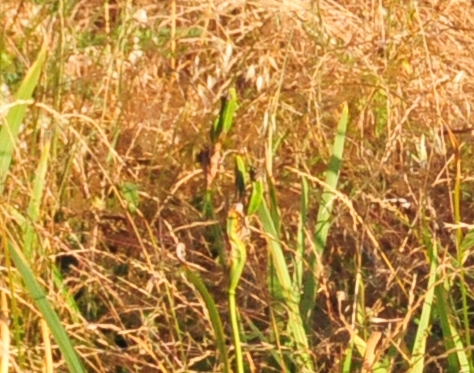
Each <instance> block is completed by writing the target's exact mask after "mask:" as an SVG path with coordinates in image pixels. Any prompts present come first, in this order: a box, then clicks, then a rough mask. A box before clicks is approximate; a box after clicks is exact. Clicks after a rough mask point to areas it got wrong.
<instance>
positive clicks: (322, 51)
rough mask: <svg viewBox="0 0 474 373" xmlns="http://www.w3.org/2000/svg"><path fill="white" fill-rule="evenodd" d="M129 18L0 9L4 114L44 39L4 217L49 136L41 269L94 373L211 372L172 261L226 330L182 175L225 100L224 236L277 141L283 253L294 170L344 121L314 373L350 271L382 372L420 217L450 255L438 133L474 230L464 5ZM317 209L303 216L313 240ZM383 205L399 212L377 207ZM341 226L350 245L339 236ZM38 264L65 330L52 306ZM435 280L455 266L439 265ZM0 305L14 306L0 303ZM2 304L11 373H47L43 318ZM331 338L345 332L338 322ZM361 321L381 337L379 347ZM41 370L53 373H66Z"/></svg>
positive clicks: (108, 12) (188, 6)
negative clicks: (240, 167) (211, 304)
mask: <svg viewBox="0 0 474 373" xmlns="http://www.w3.org/2000/svg"><path fill="white" fill-rule="evenodd" d="M107 3H110V4H109V5H106V4H107ZM131 3H132V2H126V1H113V2H112V1H111V2H106V1H99V0H96V1H86V2H77V3H76V2H59V3H58V4H56V3H55V5H53V3H51V2H30V1H25V2H17V1H11V0H5V1H2V3H1V5H0V20H1V23H2V24H3V25H4V27H2V29H3V33H2V38H1V42H0V60H2V65H1V66H0V73H1V77H0V79H1V80H2V84H3V86H2V87H4V88H5V87H7V86H8V87H9V90H7V89H6V88H5V89H3V88H2V93H1V94H2V96H1V98H2V101H1V105H6V104H7V103H9V102H12V96H11V94H10V93H9V92H13V91H14V89H15V88H16V86H17V84H18V82H19V80H20V78H21V75H22V74H23V73H24V71H25V70H26V69H27V67H28V66H29V65H30V64H31V61H32V60H34V58H35V55H36V51H37V49H38V47H39V45H40V44H41V41H42V38H43V37H44V36H45V35H46V36H47V37H48V38H49V39H50V43H49V46H50V50H49V52H50V53H49V60H48V61H49V62H48V67H47V69H46V70H45V72H44V74H43V77H42V81H41V87H40V89H38V90H37V92H36V104H35V105H34V106H32V107H31V110H30V112H29V114H28V117H27V121H26V122H25V129H24V131H23V133H22V134H21V139H22V145H21V147H19V148H18V149H17V150H16V155H15V165H14V167H13V168H12V170H11V176H10V178H9V181H8V183H9V184H8V197H7V198H6V199H5V200H4V201H3V203H4V204H11V205H14V206H16V207H17V208H18V209H19V210H20V211H21V210H24V209H26V206H27V204H28V200H29V196H30V195H31V190H30V187H29V185H30V184H29V178H30V177H31V175H33V174H34V170H35V166H36V164H37V157H38V154H39V153H40V150H41V146H42V145H41V144H42V143H43V142H42V141H43V138H44V137H45V136H47V135H49V134H51V133H52V134H53V135H54V136H55V144H54V147H53V150H52V161H51V162H52V163H51V167H50V168H49V171H48V177H47V193H46V194H45V197H44V201H43V203H42V221H43V224H42V226H41V227H37V229H38V233H39V236H40V241H41V242H40V244H41V245H40V246H41V250H40V251H38V252H37V258H36V260H35V262H34V269H35V271H36V273H38V274H39V275H41V278H42V279H43V281H44V283H43V285H44V286H46V287H47V288H48V289H49V295H50V298H51V299H52V300H53V301H54V302H55V305H56V308H57V310H58V311H59V312H60V315H61V317H62V319H63V321H64V324H65V325H67V328H68V332H69V333H70V334H71V335H72V337H73V338H74V339H75V340H76V342H77V344H78V345H79V346H78V347H77V350H78V352H79V353H80V354H81V356H82V357H83V359H84V360H85V361H86V362H87V365H88V370H89V371H91V372H92V371H94V372H127V371H128V372H165V371H176V372H177V371H185V370H187V369H190V371H191V370H192V371H216V370H215V369H216V368H215V367H213V366H212V365H209V362H210V361H213V359H211V358H210V357H211V356H215V354H216V352H215V345H214V342H213V340H212V331H211V330H210V329H209V321H208V315H207V313H206V311H205V307H203V304H202V301H201V300H200V298H199V297H197V296H196V293H195V292H194V290H193V289H192V288H191V287H190V286H189V284H187V283H186V282H185V281H184V279H183V277H182V276H181V275H180V274H179V267H180V266H179V262H178V261H177V260H176V258H175V254H174V247H175V240H174V239H175V238H177V239H179V240H180V241H184V242H186V243H187V247H188V261H190V262H192V263H195V264H196V265H199V266H200V267H201V269H202V272H201V276H202V278H203V279H204V280H205V282H206V283H207V285H208V286H209V289H210V290H211V292H212V294H213V295H214V297H215V299H216V302H217V303H218V305H219V307H220V310H221V311H222V313H223V315H224V322H225V323H227V321H228V320H227V319H226V317H227V316H225V313H226V298H225V283H226V280H225V275H224V274H223V273H222V269H221V267H220V266H218V265H217V263H216V262H215V260H214V258H213V253H211V249H210V242H209V237H208V234H207V232H208V230H207V229H206V225H205V222H203V221H202V215H201V203H202V196H203V194H204V191H205V180H204V175H203V173H202V172H201V170H200V165H199V164H198V163H197V162H196V157H197V156H198V154H199V152H200V151H201V150H203V149H204V148H205V147H206V146H208V145H209V141H208V134H209V128H210V125H211V123H212V121H213V120H214V118H215V117H216V115H217V113H218V109H219V100H220V97H221V96H222V95H223V94H225V92H226V91H227V89H228V88H229V87H232V86H235V87H236V89H237V92H238V97H239V102H240V107H239V110H238V113H237V117H236V119H235V123H236V124H235V127H234V129H233V131H232V132H231V134H230V136H229V137H228V138H227V140H226V142H225V143H224V144H223V146H224V149H223V151H224V154H225V158H224V161H223V163H222V164H221V165H220V170H219V173H218V176H217V179H216V180H215V185H216V188H215V189H216V190H215V195H214V202H215V206H218V210H217V216H218V218H219V219H222V220H221V221H224V219H225V216H226V210H227V207H228V206H229V205H230V204H231V203H232V202H233V198H234V197H233V193H234V189H233V188H234V187H233V185H234V184H233V154H235V153H239V154H244V155H245V156H246V157H248V160H249V161H250V163H251V164H252V165H253V166H254V167H255V168H257V169H260V170H264V169H265V146H266V139H265V136H264V132H265V130H266V127H268V126H275V129H276V134H277V135H276V136H278V137H279V136H283V141H282V143H281V147H280V148H279V150H278V152H277V153H276V154H275V158H274V165H273V178H274V180H275V181H276V185H277V190H278V197H279V200H280V202H281V205H280V209H281V213H282V216H283V218H284V227H283V231H284V235H286V236H287V237H293V235H294V233H295V231H296V227H297V224H298V214H299V198H300V192H301V191H300V186H299V175H298V174H297V173H294V172H290V171H289V168H292V169H298V170H301V171H302V172H307V173H309V174H311V175H314V176H317V177H321V176H322V173H323V172H324V171H325V170H326V168H327V164H328V162H329V157H330V146H331V143H332V139H333V137H334V133H335V128H336V123H337V120H338V115H339V111H340V105H341V104H342V103H343V102H344V101H347V102H348V103H349V108H350V115H351V123H350V129H349V133H348V141H349V143H348V148H347V149H346V151H347V152H346V158H345V159H344V163H343V171H342V176H341V182H342V186H341V190H340V191H341V192H342V193H343V194H344V195H346V196H348V197H349V199H350V200H351V203H352V206H353V211H350V209H349V208H348V206H347V205H345V204H343V203H338V204H337V205H336V214H335V219H334V222H333V226H332V228H331V229H332V230H331V237H330V240H329V247H328V250H327V255H326V257H325V258H324V263H325V269H326V272H327V273H326V274H325V276H324V277H323V280H322V284H321V292H320V295H319V298H318V310H317V315H316V316H317V322H316V325H315V330H314V331H313V332H314V338H315V341H316V342H317V343H316V347H315V348H314V351H313V353H314V356H315V361H317V362H318V364H320V367H321V369H322V370H321V371H339V370H340V364H341V361H342V359H343V354H344V350H345V348H346V347H347V343H348V340H349V334H348V333H347V330H346V328H345V326H344V324H343V323H342V321H341V318H340V315H339V310H338V303H337V302H338V301H337V292H338V291H341V290H343V291H345V292H347V293H349V294H354V291H355V290H354V289H356V287H357V281H359V280H358V278H357V276H356V273H357V269H359V270H363V277H364V284H365V291H366V296H365V298H364V300H365V305H364V306H365V307H367V309H370V313H371V314H369V311H367V312H368V313H367V315H365V317H366V319H365V321H366V322H367V323H369V324H370V323H372V324H371V325H372V326H373V328H374V329H376V328H380V329H383V330H384V331H385V337H384V341H383V342H382V343H383V347H381V350H380V351H383V349H384V348H388V347H389V346H390V340H391V339H392V340H395V339H396V338H397V336H398V335H400V334H401V333H404V334H406V335H408V337H407V340H408V341H409V340H410V338H412V337H410V333H413V330H416V329H413V325H412V321H410V320H412V318H413V315H414V314H417V313H418V312H419V308H420V306H421V302H422V298H420V297H422V296H423V295H422V293H421V292H422V291H423V289H424V285H425V282H426V281H425V280H426V276H427V274H428V270H429V267H428V264H427V262H426V256H425V255H426V254H425V248H424V247H423V246H422V245H420V221H421V219H422V217H423V219H425V218H426V217H429V219H430V221H429V226H430V227H431V231H432V234H433V235H436V236H437V237H439V238H440V239H441V242H442V243H443V245H444V249H445V250H446V253H452V254H454V252H455V249H454V243H453V240H452V237H451V232H449V231H447V230H446V229H445V227H444V224H445V223H453V207H452V202H451V194H452V188H453V185H454V184H453V170H454V164H453V158H452V154H453V148H452V144H451V143H450V141H449V137H448V136H447V133H448V130H447V129H448V128H450V129H451V130H452V131H453V132H454V133H455V136H456V138H457V140H458V142H459V143H460V149H461V156H462V165H463V177H464V178H463V193H464V194H463V205H462V212H463V221H465V222H467V223H470V222H472V219H473V218H474V216H473V214H472V213H471V211H472V206H473V193H474V189H473V185H472V178H471V177H468V175H469V174H470V173H471V172H472V169H473V163H472V161H471V159H472V146H471V144H472V136H471V133H470V131H471V128H472V126H473V122H474V120H473V117H472V116H473V114H472V112H473V107H472V97H473V95H474V71H473V66H474V63H473V62H474V61H473V55H474V39H473V38H472V31H473V29H474V21H473V20H474V7H473V6H472V4H471V2H469V1H458V2H436V1H424V2H384V3H383V4H382V2H373V1H352V0H345V1H327V0H322V1H319V2H313V5H311V6H310V5H309V3H310V2H306V1H298V0H293V1H290V0H281V1H276V0H275V1H272V0H266V1H247V2H244V1H234V2H225V1H202V0H195V1H192V0H190V1H180V2H177V5H176V13H175V14H171V5H170V4H171V1H168V2H163V3H159V4H156V3H155V2H153V1H145V0H143V1H137V2H133V4H131ZM60 4H62V5H60ZM61 6H62V7H64V8H63V9H60V8H55V7H61ZM61 15H64V18H62V16H61ZM173 23H175V25H176V30H175V33H176V35H175V38H174V39H173V37H172V33H173V28H172V25H173ZM173 41H174V42H175V45H174V48H175V51H174V52H173ZM173 66H174V68H173ZM423 146H425V147H426V157H424V156H423V154H422V150H423ZM125 182H128V183H133V184H135V185H137V186H138V189H139V194H140V204H139V209H140V212H139V213H135V214H132V213H131V212H129V211H128V210H127V208H126V202H125V201H124V199H123V198H124V197H123V193H122V192H121V189H120V188H121V186H122V185H123V183H125ZM319 191H320V187H317V188H315V190H314V191H313V195H312V198H313V201H312V205H311V206H312V209H311V212H310V219H311V224H312V225H314V220H315V218H316V211H317V205H316V204H315V202H316V201H318V195H319V193H320V192H319ZM395 198H404V199H406V200H407V202H410V207H408V208H403V207H401V206H400V205H397V204H395V203H392V200H387V199H395ZM393 201H394V200H393ZM2 210H4V209H3V208H2ZM5 211H8V209H5V210H4V212H5ZM354 214H357V215H359V216H360V218H361V221H362V223H360V222H356V223H355V224H354V219H353V217H354ZM371 236H372V237H374V240H372V239H371V238H370V237H371ZM292 242H293V241H291V240H290V241H289V244H288V250H291V249H292V248H291V247H290V246H291V243H292ZM266 256H267V254H266V252H265V251H264V246H263V242H262V240H261V239H260V238H259V237H258V236H257V235H255V237H253V238H252V240H251V243H250V254H249V262H248V264H247V270H246V274H245V281H244V284H243V285H242V289H244V290H243V291H244V292H245V293H246V295H245V296H243V299H242V300H241V301H242V303H241V312H242V314H243V315H245V316H246V317H249V318H250V319H251V320H253V322H254V323H255V325H257V326H258V327H259V329H260V330H261V331H265V330H267V329H268V328H270V323H269V317H268V295H267V292H266V288H265V281H266V279H265V274H264V272H265V268H266V267H265V263H266ZM355 258H358V260H359V262H357V260H356V259H355ZM384 258H385V259H384ZM53 261H55V262H56V263H58V264H59V266H60V269H61V271H62V274H63V276H64V281H65V284H66V285H67V287H68V288H69V290H70V292H71V294H73V295H74V298H75V300H76V302H77V305H78V308H79V311H80V312H78V313H76V312H75V311H74V310H72V309H70V308H69V306H68V305H67V304H65V303H64V302H63V300H62V298H61V296H60V293H59V292H58V290H57V289H55V288H54V286H52V285H51V284H52V283H51V281H50V278H51V274H50V271H51V262H53ZM387 261H388V263H389V264H390V265H391V267H393V268H394V271H393V272H392V271H391V270H390V269H389V266H388V264H387ZM444 264H445V265H446V266H448V267H449V266H452V264H450V262H449V260H448V259H447V258H446V259H445V263H444ZM468 264H469V265H470V262H468ZM471 269H472V267H468V268H467V270H469V271H470V270H471ZM2 289H3V290H2V291H3V292H5V293H6V294H9V291H7V290H6V283H5V282H2ZM15 291H16V297H17V298H18V303H19V307H20V308H21V320H22V324H23V325H24V328H25V333H24V336H23V338H22V340H21V345H19V346H15V348H14V349H12V351H11V355H10V358H11V359H12V361H13V363H12V364H14V366H18V365H19V364H23V366H22V369H23V370H29V371H40V370H41V367H42V364H43V363H42V356H43V353H44V351H43V350H42V348H41V347H40V344H39V343H38V340H39V339H38V338H39V335H40V334H39V333H40V324H39V317H38V314H37V313H36V312H35V311H34V310H33V308H32V306H31V301H30V300H29V299H28V297H27V296H26V294H25V292H24V290H23V289H22V288H21V287H19V286H18V287H17V288H16V289H15ZM354 297H355V296H354ZM355 298H356V297H355ZM420 299H421V301H420ZM351 302H352V300H351V301H347V302H344V307H343V308H345V307H346V306H350V305H351ZM2 304H3V303H2ZM349 308H350V307H349ZM78 315H80V317H79V318H77V316H78ZM345 317H346V318H347V320H348V321H349V322H351V317H352V315H351V311H350V310H349V311H348V313H347V314H345ZM376 318H377V319H380V320H382V319H383V320H392V321H391V322H388V323H385V324H383V326H380V325H378V324H376V323H375V322H373V320H374V319H376ZM371 320H372V321H371ZM387 324H388V325H389V328H387V327H386V325H387ZM226 327H227V326H226ZM226 331H228V330H226ZM12 343H13V342H12ZM440 346H441V342H439V345H433V346H431V347H430V350H429V351H430V352H429V354H430V357H431V358H433V359H432V361H433V363H432V364H431V365H429V368H430V369H435V368H434V367H435V365H436V364H438V365H439V364H440V365H443V361H444V359H445V358H446V356H444V357H439V356H441V355H442V353H443V349H442V348H440ZM269 348H270V347H269V346H267V345H265V344H264V343H261V342H255V343H254V342H252V343H251V344H249V345H248V346H247V347H246V349H247V351H248V352H249V354H250V355H249V358H250V356H251V359H252V362H253V364H255V369H254V371H255V372H260V371H266V370H265V369H268V371H270V368H268V367H267V368H266V367H265V359H266V357H268V349H269ZM271 348H274V347H273V346H272V347H271ZM52 349H53V358H55V359H56V368H57V371H58V372H59V371H65V370H64V369H65V368H64V366H63V365H62V363H61V360H59V359H58V355H57V351H56V350H55V347H54V345H53V347H52ZM55 353H56V355H55ZM21 357H22V359H23V360H22V359H21ZM438 357H439V359H438ZM435 363H436V364H435ZM433 371H435V370H433Z"/></svg>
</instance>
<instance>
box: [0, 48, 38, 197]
mask: <svg viewBox="0 0 474 373" xmlns="http://www.w3.org/2000/svg"><path fill="white" fill-rule="evenodd" d="M46 52H47V44H46V42H45V43H43V46H42V47H41V50H40V52H39V54H38V58H37V59H36V61H35V62H34V63H33V65H32V66H31V68H30V69H29V70H28V73H27V74H26V76H25V78H24V79H23V81H22V83H21V85H20V88H19V89H18V92H17V93H16V95H15V100H16V101H20V103H18V104H17V105H15V106H13V107H12V108H11V109H10V110H9V111H8V114H7V117H6V122H5V123H4V125H3V126H2V128H1V130H0V195H2V194H3V190H4V188H5V180H6V178H7V175H8V172H9V170H10V164H11V161H12V157H13V150H14V149H15V144H16V141H17V138H18V134H19V132H20V127H21V124H22V122H23V118H24V116H25V112H26V107H27V105H28V104H27V102H24V101H28V100H31V98H32V95H33V91H34V90H35V88H36V85H37V84H38V80H39V77H40V74H41V70H42V68H43V64H44V61H45V59H46Z"/></svg>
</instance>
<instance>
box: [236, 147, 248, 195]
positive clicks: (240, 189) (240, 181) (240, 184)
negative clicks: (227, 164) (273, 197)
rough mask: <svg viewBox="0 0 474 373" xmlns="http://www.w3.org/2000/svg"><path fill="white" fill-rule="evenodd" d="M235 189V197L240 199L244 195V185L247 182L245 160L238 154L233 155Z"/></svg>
mask: <svg viewBox="0 0 474 373" xmlns="http://www.w3.org/2000/svg"><path fill="white" fill-rule="evenodd" d="M234 173H235V189H236V190H237V199H238V200H239V201H240V200H241V199H242V198H243V197H244V196H245V187H246V186H247V182H248V173H247V168H246V166H245V162H244V160H243V159H242V157H241V156H240V155H236V156H235V170H234Z"/></svg>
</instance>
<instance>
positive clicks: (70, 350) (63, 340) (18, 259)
mask: <svg viewBox="0 0 474 373" xmlns="http://www.w3.org/2000/svg"><path fill="white" fill-rule="evenodd" d="M8 250H9V253H10V256H11V258H12V259H13V262H14V263H15V266H16V268H17V269H18V271H19V272H20V274H21V276H22V278H23V281H24V282H25V286H26V288H27V290H28V292H29V293H30V295H31V297H32V298H33V300H34V302H35V304H36V306H37V307H38V309H39V311H40V313H41V315H42V316H43V317H44V319H45V320H46V322H47V324H48V327H49V328H50V330H51V333H52V335H53V337H54V339H55V341H56V342H57V344H58V346H59V349H60V350H61V353H62V355H63V358H64V359H65V360H66V364H67V366H68V368H69V371H70V372H72V373H81V372H85V370H84V368H83V366H82V363H81V361H80V360H79V358H78V356H77V354H76V351H75V350H74V346H73V344H72V342H71V340H70V339H69V337H68V335H67V333H66V331H65V330H64V327H63V326H62V324H61V321H60V320H59V317H58V315H57V314H56V312H54V310H53V308H52V307H51V304H50V303H49V301H48V299H47V298H46V294H45V292H44V291H43V289H42V288H41V285H40V284H39V283H38V281H37V280H36V278H35V275H34V274H33V272H32V271H31V269H30V267H29V266H28V263H27V261H26V259H25V257H24V256H23V254H22V253H21V252H20V250H18V248H16V247H15V246H14V245H12V244H11V243H10V242H8Z"/></svg>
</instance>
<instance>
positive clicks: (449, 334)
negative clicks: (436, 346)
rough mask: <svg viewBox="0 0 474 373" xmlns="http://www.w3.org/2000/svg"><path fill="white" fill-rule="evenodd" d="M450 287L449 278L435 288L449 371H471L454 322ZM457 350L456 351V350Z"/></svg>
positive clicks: (451, 372)
mask: <svg viewBox="0 0 474 373" xmlns="http://www.w3.org/2000/svg"><path fill="white" fill-rule="evenodd" d="M449 288H450V285H449V284H448V280H447V279H446V280H445V281H444V282H443V283H441V284H438V285H437V286H436V289H435V295H436V308H437V310H438V315H439V318H440V323H441V329H442V330H443V341H444V344H445V346H446V351H450V353H449V354H448V358H447V361H448V366H447V371H448V372H449V373H458V372H466V373H467V372H469V371H470V370H469V360H468V358H467V355H466V353H465V350H464V346H463V342H462V339H461V337H460V335H459V333H458V331H457V329H456V325H455V324H454V323H453V321H454V320H456V316H455V315H454V312H453V311H452V309H451V307H450V305H449V302H448V295H447V294H448V292H447V289H449ZM454 351H455V352H454Z"/></svg>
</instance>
